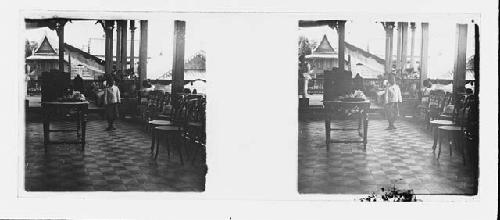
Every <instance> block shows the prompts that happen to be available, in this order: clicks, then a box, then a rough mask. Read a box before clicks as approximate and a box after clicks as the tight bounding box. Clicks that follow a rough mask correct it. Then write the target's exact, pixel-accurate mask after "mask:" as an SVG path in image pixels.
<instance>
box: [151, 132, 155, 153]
mask: <svg viewBox="0 0 500 220" xmlns="http://www.w3.org/2000/svg"><path fill="white" fill-rule="evenodd" d="M154 147H155V129H151V154H153V153H154Z"/></svg>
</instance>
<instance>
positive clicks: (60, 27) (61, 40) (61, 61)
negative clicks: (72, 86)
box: [55, 20, 66, 72]
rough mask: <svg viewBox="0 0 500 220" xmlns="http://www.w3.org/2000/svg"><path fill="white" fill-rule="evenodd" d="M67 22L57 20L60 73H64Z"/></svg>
mask: <svg viewBox="0 0 500 220" xmlns="http://www.w3.org/2000/svg"><path fill="white" fill-rule="evenodd" d="M65 24H66V20H57V21H56V23H55V30H56V33H57V36H58V38H59V60H58V64H59V71H60V72H64V25H65Z"/></svg>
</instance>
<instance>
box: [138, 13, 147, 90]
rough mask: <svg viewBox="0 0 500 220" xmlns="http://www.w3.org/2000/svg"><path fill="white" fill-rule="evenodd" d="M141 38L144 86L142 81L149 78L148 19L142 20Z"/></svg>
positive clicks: (140, 49)
mask: <svg viewBox="0 0 500 220" xmlns="http://www.w3.org/2000/svg"><path fill="white" fill-rule="evenodd" d="M140 24H141V39H140V43H139V81H140V85H141V88H142V81H144V80H146V79H147V78H148V76H147V72H148V69H147V67H148V21H147V20H141V22H140Z"/></svg>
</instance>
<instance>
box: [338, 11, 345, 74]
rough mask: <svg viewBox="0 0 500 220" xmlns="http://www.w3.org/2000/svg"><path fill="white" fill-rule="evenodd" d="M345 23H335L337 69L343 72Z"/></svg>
mask: <svg viewBox="0 0 500 220" xmlns="http://www.w3.org/2000/svg"><path fill="white" fill-rule="evenodd" d="M345 22H346V21H343V20H341V21H337V34H338V36H339V56H338V58H339V69H340V70H342V71H344V70H345V44H344V42H345Z"/></svg>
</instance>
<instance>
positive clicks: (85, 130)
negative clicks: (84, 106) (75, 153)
mask: <svg viewBox="0 0 500 220" xmlns="http://www.w3.org/2000/svg"><path fill="white" fill-rule="evenodd" d="M86 132H87V117H86V114H83V115H82V137H81V138H82V151H84V150H85V134H86Z"/></svg>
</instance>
